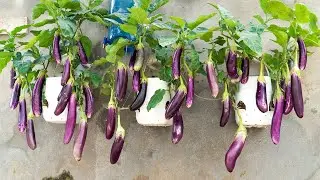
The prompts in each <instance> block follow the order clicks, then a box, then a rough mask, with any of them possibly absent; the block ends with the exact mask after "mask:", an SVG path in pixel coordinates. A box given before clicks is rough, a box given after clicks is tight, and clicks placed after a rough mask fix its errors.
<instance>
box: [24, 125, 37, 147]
mask: <svg viewBox="0 0 320 180" xmlns="http://www.w3.org/2000/svg"><path fill="white" fill-rule="evenodd" d="M26 137H27V143H28V146H29V148H30V149H32V150H35V149H36V148H37V142H36V135H35V132H34V125H33V120H32V119H28V122H27V129H26Z"/></svg>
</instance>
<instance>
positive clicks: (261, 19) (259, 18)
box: [253, 15, 264, 24]
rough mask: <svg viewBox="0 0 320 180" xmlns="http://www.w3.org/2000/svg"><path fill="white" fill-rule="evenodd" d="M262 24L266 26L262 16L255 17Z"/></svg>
mask: <svg viewBox="0 0 320 180" xmlns="http://www.w3.org/2000/svg"><path fill="white" fill-rule="evenodd" d="M253 17H254V18H255V19H256V20H257V21H258V22H259V23H260V24H264V20H263V18H262V17H261V16H260V15H255V16H253Z"/></svg>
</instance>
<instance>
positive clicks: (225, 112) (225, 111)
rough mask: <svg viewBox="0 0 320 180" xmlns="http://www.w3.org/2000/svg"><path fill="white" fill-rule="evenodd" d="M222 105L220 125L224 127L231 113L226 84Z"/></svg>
mask: <svg viewBox="0 0 320 180" xmlns="http://www.w3.org/2000/svg"><path fill="white" fill-rule="evenodd" d="M222 105H223V108H222V114H221V117H220V127H224V126H225V125H226V124H227V123H228V121H229V117H230V113H231V108H232V104H231V99H230V95H229V92H228V86H227V85H225V90H224V92H223V97H222Z"/></svg>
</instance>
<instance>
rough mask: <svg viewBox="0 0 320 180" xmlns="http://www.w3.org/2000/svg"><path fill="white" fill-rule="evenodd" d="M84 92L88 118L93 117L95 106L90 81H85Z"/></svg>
mask: <svg viewBox="0 0 320 180" xmlns="http://www.w3.org/2000/svg"><path fill="white" fill-rule="evenodd" d="M83 94H84V97H85V102H86V104H85V112H86V115H87V118H91V117H92V114H93V106H94V100H93V95H92V91H91V88H90V86H89V83H84V85H83Z"/></svg>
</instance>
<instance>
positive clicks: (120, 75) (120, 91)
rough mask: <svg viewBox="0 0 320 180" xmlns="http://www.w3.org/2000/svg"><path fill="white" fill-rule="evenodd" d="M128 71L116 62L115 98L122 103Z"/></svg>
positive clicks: (125, 91)
mask: <svg viewBox="0 0 320 180" xmlns="http://www.w3.org/2000/svg"><path fill="white" fill-rule="evenodd" d="M127 84H128V71H127V68H126V66H125V65H124V64H123V63H122V62H118V69H117V81H116V97H117V99H118V101H123V99H124V98H125V97H126V93H127Z"/></svg>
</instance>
